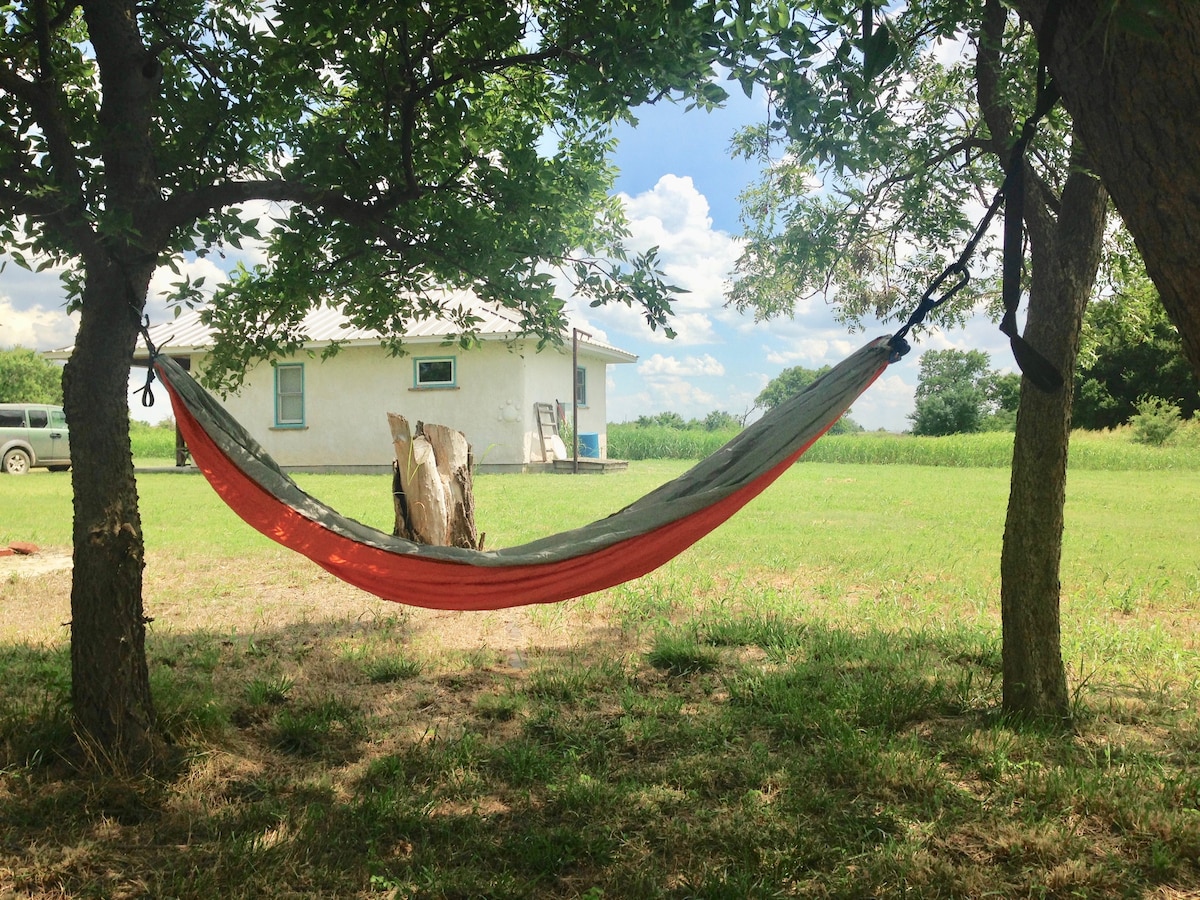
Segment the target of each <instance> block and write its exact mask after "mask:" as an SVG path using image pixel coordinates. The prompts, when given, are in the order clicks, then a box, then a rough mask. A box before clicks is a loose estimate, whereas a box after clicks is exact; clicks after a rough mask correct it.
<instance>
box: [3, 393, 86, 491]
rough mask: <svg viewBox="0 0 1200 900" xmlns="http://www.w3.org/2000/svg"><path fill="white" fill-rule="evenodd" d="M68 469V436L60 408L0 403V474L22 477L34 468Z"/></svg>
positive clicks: (69, 452)
mask: <svg viewBox="0 0 1200 900" xmlns="http://www.w3.org/2000/svg"><path fill="white" fill-rule="evenodd" d="M39 466H40V467H44V468H47V469H49V470H50V471H51V472H65V471H66V470H67V469H69V468H70V467H71V436H70V434H69V433H68V431H67V417H66V415H64V413H63V410H62V407H61V406H49V405H47V404H44V403H0V472H5V473H7V474H9V475H24V474H25V473H26V472H28V471H29V470H30V469H32V468H35V467H39Z"/></svg>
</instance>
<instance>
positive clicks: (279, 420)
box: [274, 363, 308, 428]
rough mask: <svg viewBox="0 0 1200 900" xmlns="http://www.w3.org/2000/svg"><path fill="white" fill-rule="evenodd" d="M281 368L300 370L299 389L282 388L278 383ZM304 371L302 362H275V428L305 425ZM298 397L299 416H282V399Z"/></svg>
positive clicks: (306, 411) (306, 410) (302, 426)
mask: <svg viewBox="0 0 1200 900" xmlns="http://www.w3.org/2000/svg"><path fill="white" fill-rule="evenodd" d="M283 369H289V370H298V371H299V372H300V390H299V391H287V392H286V393H285V392H284V391H283V390H282V385H281V384H280V378H279V376H280V372H281V370H283ZM304 395H305V373H304V363H276V365H275V391H274V400H275V425H274V427H275V428H305V427H307V413H308V409H307V404H306V403H305V396H304ZM285 397H286V398H291V397H299V398H300V417H299V418H298V419H285V418H284V417H283V410H282V406H283V400H284V398H285Z"/></svg>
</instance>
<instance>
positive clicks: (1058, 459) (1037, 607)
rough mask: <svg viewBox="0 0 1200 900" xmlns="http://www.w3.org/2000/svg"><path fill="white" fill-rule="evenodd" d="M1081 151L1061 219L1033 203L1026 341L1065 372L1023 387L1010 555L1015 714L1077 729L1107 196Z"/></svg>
mask: <svg viewBox="0 0 1200 900" xmlns="http://www.w3.org/2000/svg"><path fill="white" fill-rule="evenodd" d="M1078 146H1079V145H1078V144H1076V149H1075V152H1073V154H1072V166H1071V173H1070V175H1069V176H1068V177H1067V181H1066V185H1065V187H1064V189H1063V193H1062V202H1061V209H1060V211H1059V214H1058V217H1057V221H1055V219H1054V217H1053V216H1052V215H1051V214H1050V212H1049V210H1048V209H1047V208H1046V206H1045V204H1043V203H1040V202H1035V203H1031V204H1029V207H1028V208H1027V210H1026V217H1027V221H1028V224H1029V241H1030V248H1031V265H1032V271H1031V275H1032V280H1031V286H1030V292H1029V311H1028V316H1027V320H1026V326H1025V333H1024V337H1025V339H1026V340H1027V341H1029V342H1030V343H1031V344H1032V345H1033V346H1034V347H1035V348H1036V349H1038V350H1039V351H1040V352H1041V353H1042V354H1043V355H1044V356H1045V357H1046V358H1047V359H1048V360H1049V361H1050V362H1051V363H1052V364H1054V365H1055V366H1056V367H1057V368H1058V370H1059V371H1060V372H1061V373H1062V374H1063V376H1064V378H1063V380H1064V385H1063V388H1062V389H1061V390H1060V391H1058V392H1056V393H1053V394H1047V393H1044V392H1042V391H1040V390H1039V389H1037V388H1036V387H1034V386H1033V385H1032V384H1031V383H1030V382H1029V380H1028V379H1022V382H1021V402H1020V408H1019V411H1018V413H1017V433H1016V437H1015V443H1014V447H1013V467H1012V484H1011V489H1010V491H1009V498H1008V515H1007V518H1006V521H1005V526H1004V546H1003V550H1002V552H1001V561H1000V577H1001V588H1000V595H1001V601H1000V605H1001V618H1002V622H1003V652H1002V656H1003V703H1004V709H1005V711H1006V712H1009V713H1013V714H1016V715H1020V716H1023V717H1030V718H1041V719H1053V720H1057V721H1060V722H1063V723H1066V722H1069V721H1070V699H1069V697H1068V694H1067V679H1066V673H1065V670H1064V668H1063V662H1062V650H1061V645H1060V626H1059V604H1060V582H1059V570H1060V564H1061V558H1062V533H1063V508H1064V505H1065V503H1066V484H1067V450H1068V444H1069V442H1070V436H1071V400H1072V394H1073V392H1074V379H1073V378H1072V377H1071V374H1072V373H1073V372H1074V371H1075V358H1076V355H1077V354H1078V352H1079V335H1080V329H1081V327H1082V324H1083V311H1084V308H1085V306H1086V305H1087V301H1088V299H1089V297H1090V295H1091V291H1092V287H1093V285H1094V283H1095V279H1096V271H1097V269H1098V267H1099V263H1100V250H1101V243H1102V240H1103V236H1104V219H1105V204H1106V195H1105V192H1104V189H1103V188H1102V187H1101V185H1100V182H1099V181H1098V180H1097V179H1096V178H1094V177H1092V176H1091V175H1090V174H1088V173H1087V172H1086V171H1085V169H1084V166H1083V163H1084V161H1085V160H1084V159H1083V154H1082V153H1081V152H1079V149H1078Z"/></svg>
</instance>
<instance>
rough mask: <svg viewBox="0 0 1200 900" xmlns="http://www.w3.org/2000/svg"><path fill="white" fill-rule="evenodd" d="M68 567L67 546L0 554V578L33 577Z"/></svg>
mask: <svg viewBox="0 0 1200 900" xmlns="http://www.w3.org/2000/svg"><path fill="white" fill-rule="evenodd" d="M70 568H71V550H70V548H67V547H42V548H39V549H38V551H37V552H36V553H30V554H22V553H14V554H12V555H11V556H0V578H8V577H10V576H15V577H17V578H33V577H36V576H38V575H45V574H47V573H48V572H61V571H63V570H65V569H70Z"/></svg>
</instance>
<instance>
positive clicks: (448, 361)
mask: <svg viewBox="0 0 1200 900" xmlns="http://www.w3.org/2000/svg"><path fill="white" fill-rule="evenodd" d="M457 377H458V372H457V366H455V364H454V357H453V356H427V357H423V358H419V359H414V360H413V385H414V387H418V388H448V387H455V386H457V383H458V382H457Z"/></svg>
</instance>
